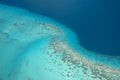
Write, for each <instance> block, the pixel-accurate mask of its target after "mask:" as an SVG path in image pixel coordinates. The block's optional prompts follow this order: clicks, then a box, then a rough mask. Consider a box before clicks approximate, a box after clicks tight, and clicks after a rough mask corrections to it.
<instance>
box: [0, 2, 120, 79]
mask: <svg viewBox="0 0 120 80" xmlns="http://www.w3.org/2000/svg"><path fill="white" fill-rule="evenodd" d="M0 18H1V20H3V21H4V23H0V25H1V26H0V79H1V80H48V79H49V80H120V57H113V56H109V55H107V56H106V55H100V54H96V53H95V52H91V51H88V50H86V49H84V48H83V46H82V45H81V44H80V43H79V42H78V38H77V35H76V34H75V33H74V32H73V31H72V30H70V29H69V28H68V27H66V26H65V25H63V24H61V23H59V22H56V21H55V20H52V19H50V18H48V17H46V16H42V15H38V14H34V13H31V12H29V11H26V10H24V9H20V8H17V7H10V6H7V5H3V4H0Z"/></svg>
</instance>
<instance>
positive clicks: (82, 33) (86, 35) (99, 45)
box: [0, 0, 120, 56]
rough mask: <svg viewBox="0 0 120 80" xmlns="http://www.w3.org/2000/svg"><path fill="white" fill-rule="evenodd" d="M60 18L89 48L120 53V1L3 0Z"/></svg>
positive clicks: (106, 52) (6, 2)
mask: <svg viewBox="0 0 120 80" xmlns="http://www.w3.org/2000/svg"><path fill="white" fill-rule="evenodd" d="M0 2H2V3H5V4H9V5H13V6H18V7H22V8H25V9H27V10H30V11H32V12H34V13H38V14H41V15H45V16H49V17H52V18H53V19H55V20H56V21H59V22H61V23H63V24H65V25H66V26H68V27H69V28H71V29H72V30H73V31H75V32H76V33H77V35H78V37H79V40H80V43H81V44H82V45H83V46H84V47H85V48H86V49H88V50H91V51H94V52H97V53H100V54H106V55H112V56H120V46H119V45H120V37H119V34H120V5H119V4H120V1H119V0H100V1H96V0H92V1H88V0H69V1H68V0H57V1H56V0H51V1H49V0H44V1H43V0H35V1H34V0H30V1H26V0H17V1H15V0H0Z"/></svg>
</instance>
